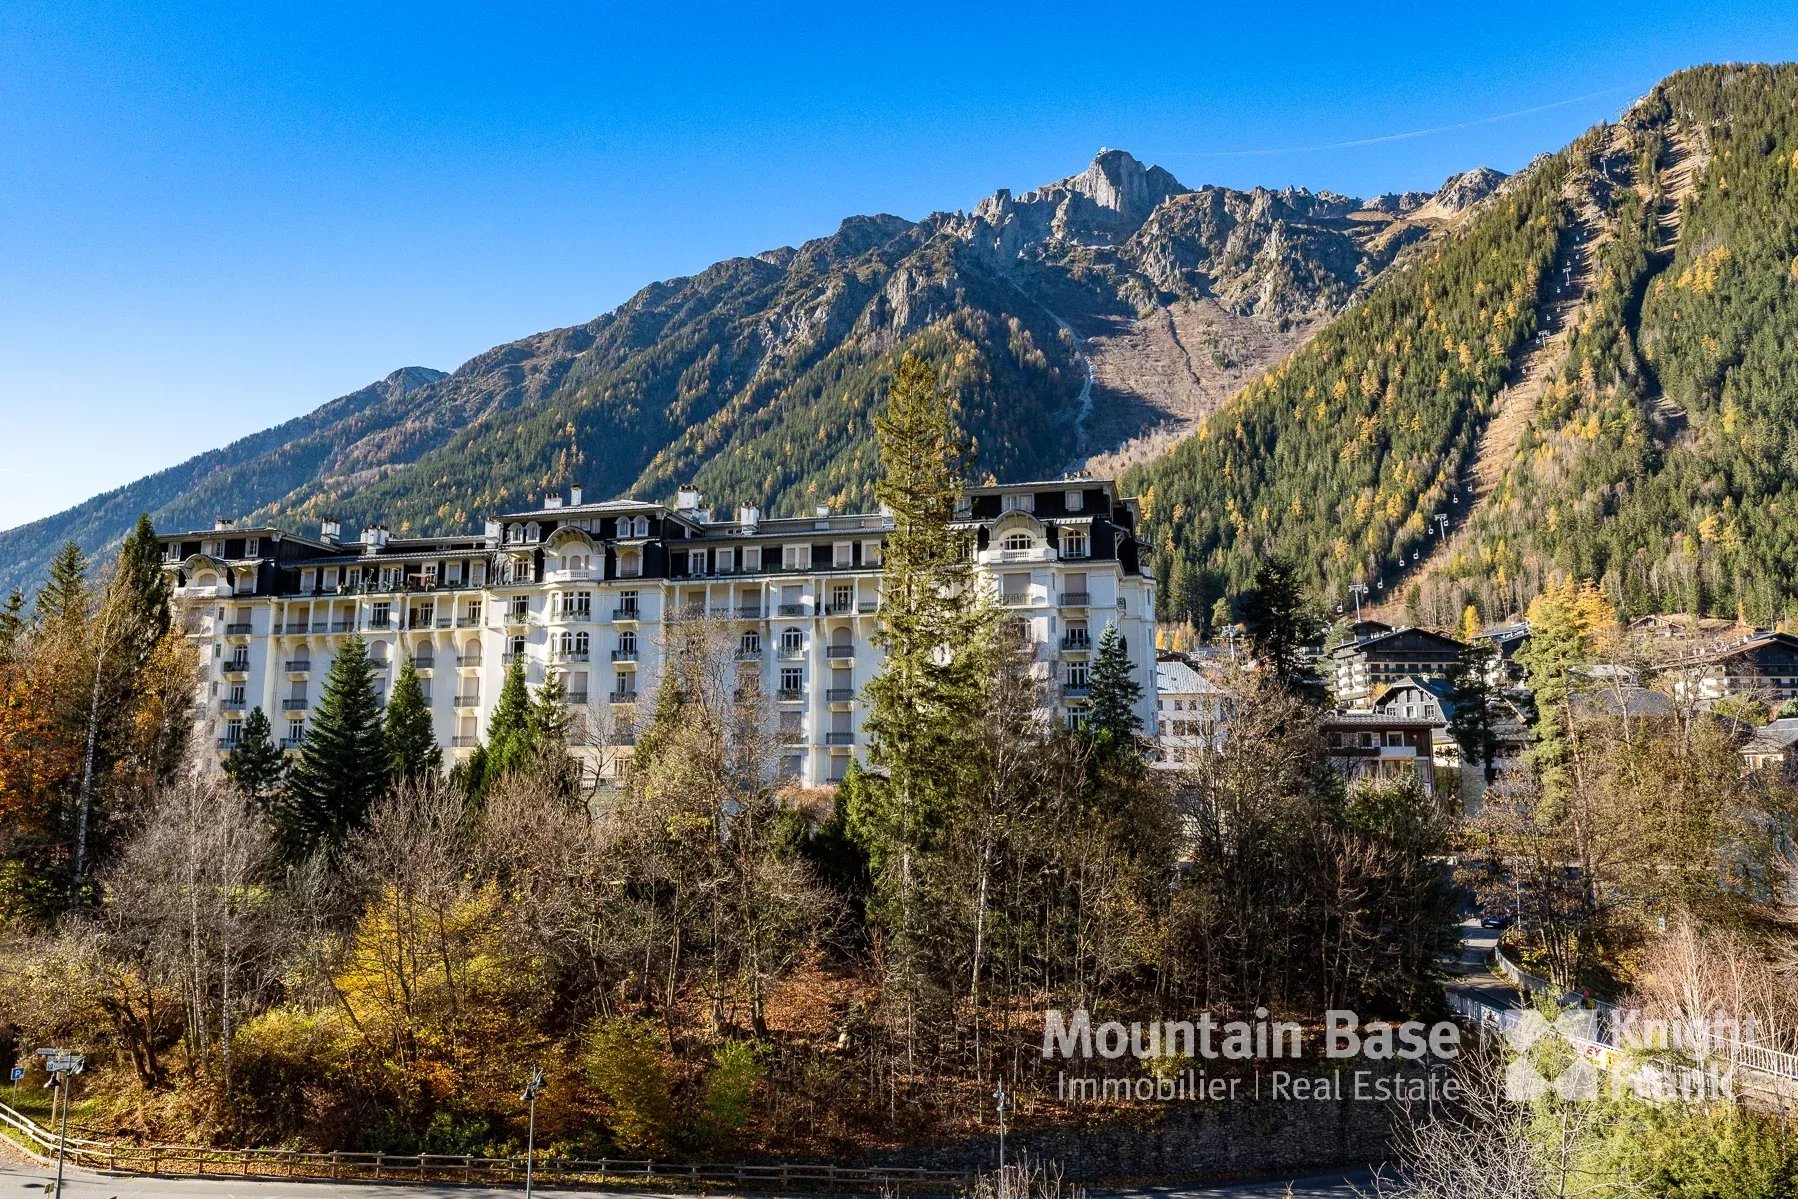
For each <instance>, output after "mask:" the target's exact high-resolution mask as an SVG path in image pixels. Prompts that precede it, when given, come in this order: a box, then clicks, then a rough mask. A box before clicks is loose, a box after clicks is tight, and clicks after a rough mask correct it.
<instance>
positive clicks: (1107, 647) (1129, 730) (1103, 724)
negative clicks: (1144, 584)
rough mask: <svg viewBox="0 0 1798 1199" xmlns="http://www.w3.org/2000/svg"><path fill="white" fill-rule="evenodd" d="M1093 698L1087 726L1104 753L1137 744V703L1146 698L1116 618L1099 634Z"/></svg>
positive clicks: (1093, 673)
mask: <svg viewBox="0 0 1798 1199" xmlns="http://www.w3.org/2000/svg"><path fill="white" fill-rule="evenodd" d="M1091 685H1092V691H1091V701H1090V707H1088V709H1087V713H1086V720H1085V722H1084V726H1083V727H1084V728H1085V730H1086V732H1087V735H1088V736H1089V737H1091V738H1092V739H1093V743H1094V744H1095V745H1096V746H1097V747H1098V748H1099V749H1100V751H1101V752H1104V753H1108V754H1109V753H1121V752H1124V751H1126V750H1130V749H1134V748H1136V746H1137V734H1138V733H1139V732H1141V731H1142V720H1141V719H1140V718H1138V716H1137V715H1136V705H1137V703H1138V701H1140V700H1141V699H1142V685H1141V684H1140V683H1138V682H1137V681H1136V680H1135V679H1134V678H1132V677H1131V665H1130V647H1129V646H1127V645H1126V644H1125V643H1124V637H1123V634H1121V633H1120V632H1118V626H1117V622H1116V621H1108V622H1107V623H1106V625H1105V631H1104V632H1102V633H1100V634H1099V651H1098V653H1097V654H1096V655H1095V656H1094V658H1093V669H1092V675H1091Z"/></svg>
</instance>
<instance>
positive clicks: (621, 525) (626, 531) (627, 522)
mask: <svg viewBox="0 0 1798 1199" xmlns="http://www.w3.org/2000/svg"><path fill="white" fill-rule="evenodd" d="M615 527H616V528H617V530H618V536H620V537H629V536H630V535H631V518H630V517H628V516H620V517H619V518H618V523H617V525H616V526H615Z"/></svg>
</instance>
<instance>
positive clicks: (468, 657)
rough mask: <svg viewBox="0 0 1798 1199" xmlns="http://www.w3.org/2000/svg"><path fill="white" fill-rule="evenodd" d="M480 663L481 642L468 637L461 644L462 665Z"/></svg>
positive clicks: (476, 664) (477, 664)
mask: <svg viewBox="0 0 1798 1199" xmlns="http://www.w3.org/2000/svg"><path fill="white" fill-rule="evenodd" d="M480 664H481V642H480V640H479V639H478V638H474V637H470V638H469V639H468V640H467V641H466V642H465V643H463V646H462V665H464V666H479V665H480Z"/></svg>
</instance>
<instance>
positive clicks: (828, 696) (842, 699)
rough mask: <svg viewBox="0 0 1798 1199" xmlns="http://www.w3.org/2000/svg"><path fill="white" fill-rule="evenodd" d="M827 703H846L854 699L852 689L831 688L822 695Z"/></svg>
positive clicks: (853, 689)
mask: <svg viewBox="0 0 1798 1199" xmlns="http://www.w3.org/2000/svg"><path fill="white" fill-rule="evenodd" d="M824 698H825V700H826V701H827V702H829V703H833V704H841V703H847V702H849V701H850V700H852V699H854V698H855V688H854V687H832V688H830V689H829V690H827V691H826V692H825V693H824Z"/></svg>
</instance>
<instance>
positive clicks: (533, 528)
mask: <svg viewBox="0 0 1798 1199" xmlns="http://www.w3.org/2000/svg"><path fill="white" fill-rule="evenodd" d="M542 535H543V530H542V529H541V528H540V527H539V526H538V524H537V522H536V521H534V520H533V521H531V522H530V523H529V524H527V525H526V526H525V527H524V539H525V540H526V541H536V540H538V539H539V538H540V537H541V536H542Z"/></svg>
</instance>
